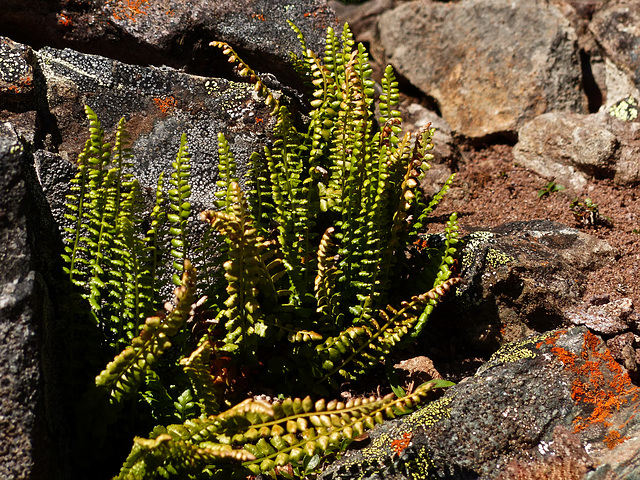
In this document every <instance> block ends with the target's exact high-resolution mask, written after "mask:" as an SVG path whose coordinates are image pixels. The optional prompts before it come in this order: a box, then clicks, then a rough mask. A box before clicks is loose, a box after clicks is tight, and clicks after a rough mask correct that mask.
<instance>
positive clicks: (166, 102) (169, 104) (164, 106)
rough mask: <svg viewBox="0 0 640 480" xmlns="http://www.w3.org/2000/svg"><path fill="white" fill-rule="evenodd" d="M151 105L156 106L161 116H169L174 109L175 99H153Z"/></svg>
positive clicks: (169, 97) (170, 96)
mask: <svg viewBox="0 0 640 480" xmlns="http://www.w3.org/2000/svg"><path fill="white" fill-rule="evenodd" d="M153 103H155V104H156V107H158V110H160V111H161V112H162V114H163V115H169V114H170V113H171V112H173V110H175V108H176V99H175V97H174V96H172V95H169V96H168V97H153Z"/></svg>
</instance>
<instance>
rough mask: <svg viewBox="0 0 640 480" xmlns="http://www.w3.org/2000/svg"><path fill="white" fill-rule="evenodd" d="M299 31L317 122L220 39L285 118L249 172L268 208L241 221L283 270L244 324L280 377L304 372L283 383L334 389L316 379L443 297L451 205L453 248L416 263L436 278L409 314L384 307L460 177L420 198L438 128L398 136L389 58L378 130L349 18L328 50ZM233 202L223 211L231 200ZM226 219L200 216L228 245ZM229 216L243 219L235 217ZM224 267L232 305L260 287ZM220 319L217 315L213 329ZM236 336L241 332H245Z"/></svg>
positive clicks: (413, 325)
mask: <svg viewBox="0 0 640 480" xmlns="http://www.w3.org/2000/svg"><path fill="white" fill-rule="evenodd" d="M294 29H295V30H296V32H297V33H298V36H299V37H300V39H301V45H302V47H303V52H302V56H301V57H295V58H294V61H295V64H296V67H297V69H298V71H300V72H302V73H303V75H305V77H306V79H307V80H309V83H310V84H311V85H312V86H313V91H312V100H311V101H310V105H311V111H310V112H309V113H308V116H309V122H308V123H307V124H305V125H303V126H302V128H300V127H298V126H296V123H295V122H294V121H293V119H292V114H291V112H290V110H289V108H288V107H287V106H286V105H285V104H283V103H282V102H280V101H279V100H278V99H277V97H276V96H275V95H273V94H272V93H271V92H269V90H268V89H267V88H266V87H265V86H264V84H262V83H261V82H260V80H259V79H258V78H257V77H256V76H255V74H254V73H253V72H252V71H251V70H250V69H248V67H246V64H245V63H244V62H242V60H241V59H240V58H239V57H238V55H237V54H236V53H235V52H234V50H233V49H232V48H231V47H230V46H229V45H227V44H225V43H221V42H213V43H212V45H214V46H217V47H220V48H221V49H222V50H223V52H224V53H225V54H226V55H227V56H228V57H229V61H230V62H232V63H235V64H237V65H238V67H239V73H240V74H241V75H244V76H246V77H248V78H249V80H250V81H252V82H254V83H255V84H256V89H257V90H258V92H259V93H260V94H261V95H263V96H265V97H266V98H267V101H268V102H269V104H270V106H271V107H272V110H273V114H274V115H276V118H277V122H276V126H275V129H274V135H275V141H274V142H273V144H272V145H270V146H267V147H265V150H264V153H263V156H261V157H254V158H253V165H252V171H251V176H252V178H251V181H250V182H249V184H250V185H251V186H253V190H252V191H250V192H248V193H247V194H246V195H248V196H249V197H252V196H253V197H256V200H254V201H253V202H250V204H252V205H260V206H261V209H262V210H261V211H257V212H256V211H255V210H252V211H251V212H250V213H249V219H248V220H247V214H246V213H243V217H242V218H243V225H244V228H245V229H246V232H247V234H249V233H250V232H260V235H261V237H259V238H260V239H259V240H258V239H257V238H256V243H254V245H253V246H254V248H260V249H261V254H260V255H264V256H268V257H269V258H274V259H276V264H277V265H278V266H280V265H281V266H282V267H284V269H282V268H279V267H276V266H274V267H273V270H271V271H267V270H266V269H264V270H262V271H261V272H260V275H261V278H263V279H267V280H268V282H267V283H268V285H262V287H263V288H264V290H263V289H258V291H260V292H263V297H261V298H258V297H257V296H250V297H248V298H250V299H251V302H250V303H247V304H246V305H247V306H248V308H249V309H250V310H251V311H252V312H253V313H252V317H251V318H252V322H251V325H248V324H247V330H246V334H247V335H252V336H253V337H255V339H256V341H257V343H256V345H257V348H258V350H256V349H253V350H252V354H254V353H258V352H259V351H262V355H264V356H266V357H267V358H269V361H270V362H271V368H270V369H269V370H270V371H271V372H272V373H273V372H278V371H282V372H286V375H288V376H290V377H293V378H295V379H296V380H295V381H293V382H292V381H291V380H290V379H285V380H284V381H285V384H286V383H288V384H292V383H293V384H296V383H297V384H300V383H304V382H305V380H304V379H305V378H307V379H308V378H309V376H308V375H305V374H304V373H305V372H308V371H309V370H310V371H311V372H312V373H313V375H312V378H313V381H312V382H309V381H307V383H314V384H315V387H314V388H316V390H317V391H323V392H327V391H328V390H327V389H326V387H322V386H321V385H319V383H320V384H321V383H323V382H325V381H326V382H328V384H329V385H331V386H334V387H335V385H337V382H338V378H339V377H343V378H348V379H354V378H357V377H359V376H361V375H362V374H364V373H366V372H367V371H368V370H369V369H371V368H372V367H374V366H375V365H377V364H379V363H380V361H381V360H382V359H383V358H384V356H385V355H387V354H388V353H389V352H390V351H391V350H392V348H393V346H394V345H396V344H397V343H399V342H400V341H401V340H402V339H403V337H404V336H405V335H407V334H414V335H415V334H416V332H419V331H420V330H421V328H422V326H423V325H424V323H425V321H426V319H427V318H428V315H429V314H430V313H431V310H432V309H433V307H434V305H435V303H436V301H437V299H438V298H439V296H440V295H441V294H442V293H444V292H445V291H446V290H447V289H448V288H449V287H450V286H452V285H453V284H455V283H456V282H457V281H458V279H452V280H449V278H450V276H451V271H450V268H449V266H450V265H451V264H452V263H453V255H454V253H455V244H456V243H457V241H458V239H457V222H456V216H455V214H454V215H452V216H451V218H450V220H449V223H448V225H447V229H446V232H445V246H444V248H443V249H442V250H440V251H438V252H436V253H435V255H434V258H430V259H429V261H430V263H435V265H436V268H435V269H433V268H431V269H429V268H424V269H423V271H422V272H413V274H414V275H418V276H421V277H429V275H431V278H430V279H427V281H430V283H431V287H430V288H431V290H430V292H428V293H427V294H424V295H420V294H421V293H422V292H420V291H414V292H413V294H414V297H413V299H412V300H411V301H410V302H409V303H408V304H406V305H403V306H402V308H401V309H400V310H395V309H394V308H392V307H391V306H387V303H388V301H389V300H395V301H397V300H396V299H397V298H399V297H400V295H399V294H400V292H398V291H397V279H398V278H399V276H398V275H397V274H398V272H401V271H403V269H404V268H405V267H404V265H403V258H404V252H405V251H406V248H407V246H408V245H409V244H411V243H412V242H413V241H415V240H416V239H417V235H418V232H419V230H420V229H422V228H424V227H425V224H426V222H427V221H428V215H429V214H430V213H431V211H432V210H433V208H434V207H435V206H436V205H437V203H438V202H439V200H440V199H441V198H442V196H443V195H444V194H445V193H446V191H447V190H448V189H449V187H450V185H451V182H452V181H453V176H452V177H451V178H450V179H449V180H448V181H447V182H446V183H445V185H444V186H443V188H442V190H441V191H440V192H438V193H437V194H436V195H435V196H434V197H433V198H430V199H429V198H424V197H423V195H422V192H421V191H420V189H419V188H418V186H419V181H420V179H421V178H422V176H423V175H424V172H425V171H426V170H427V169H428V168H429V166H428V164H427V163H426V162H427V160H429V159H430V158H431V157H430V155H429V153H428V151H429V150H430V149H431V148H433V144H432V142H431V138H432V136H433V130H432V129H430V128H428V127H427V128H424V129H422V130H421V131H420V132H418V133H417V135H416V138H415V140H414V141H412V139H411V135H410V134H405V135H402V136H400V135H401V128H400V124H401V121H400V118H399V117H400V114H399V112H398V111H397V110H396V106H397V104H398V100H399V93H398V88H397V82H396V80H395V77H394V75H393V70H392V69H391V68H390V67H389V68H387V69H386V70H385V74H384V78H383V82H382V83H383V94H382V96H381V98H380V112H381V114H382V116H381V118H380V122H382V127H381V128H379V127H378V123H377V121H376V118H375V115H374V105H375V97H374V89H373V84H374V82H373V80H371V78H370V75H371V68H370V66H369V64H368V57H367V53H366V51H365V50H364V48H363V47H362V45H355V42H354V41H353V38H352V35H351V32H350V30H349V28H348V26H346V25H345V28H344V30H343V32H342V35H341V37H340V38H339V39H338V38H337V37H336V35H335V34H334V32H333V30H332V29H329V30H328V32H327V39H326V50H325V55H324V58H323V59H322V60H321V59H319V58H318V57H317V56H316V55H315V54H314V53H313V52H311V51H310V50H307V49H305V43H304V39H303V38H302V36H301V34H300V31H299V30H298V29H297V28H295V27H294ZM220 140H221V146H222V145H226V144H225V140H224V138H221V139H220ZM231 160H232V157H231V156H230V155H229V154H227V155H226V156H225V164H224V165H225V166H224V168H221V170H220V177H221V179H222V181H223V183H224V182H227V183H226V185H228V182H229V181H232V180H233V181H235V180H237V179H235V178H234V179H231V176H230V173H229V172H234V171H235V169H234V168H233V167H232V166H230V164H229V162H230V161H231ZM220 195H221V196H222V197H224V198H227V200H228V201H230V202H231V203H232V204H236V205H237V200H235V199H237V198H239V197H244V195H245V194H241V193H239V192H238V193H234V194H233V195H229V191H228V187H227V190H223V191H221V192H220ZM225 208H226V209H227V211H228V209H229V206H228V205H226V206H225ZM264 211H268V212H269V214H268V215H265V213H264ZM220 215H221V214H220V213H219V212H214V211H208V212H205V213H204V214H203V215H202V218H203V219H205V220H207V221H209V222H211V224H212V225H213V226H214V227H215V228H216V229H217V230H218V231H220V233H222V234H223V236H225V235H227V241H228V242H229V241H234V240H233V239H232V238H230V237H228V233H229V231H228V229H227V230H225V229H222V228H221V227H220V224H221V221H222V220H221V218H220ZM228 221H229V222H231V223H232V224H233V225H235V226H238V225H239V222H238V220H237V219H228ZM265 238H268V239H269V241H266V240H265ZM258 244H259V245H258ZM225 269H226V271H227V277H228V278H233V283H230V284H229V286H228V287H227V290H228V292H229V294H230V299H229V300H228V302H231V303H235V302H236V300H237V299H238V298H244V297H241V296H242V292H249V291H252V289H254V288H255V282H254V281H253V280H251V279H250V278H249V277H246V276H245V277H241V276H239V275H237V274H234V273H231V271H232V270H233V271H235V272H240V271H245V273H246V272H247V271H248V270H247V269H246V268H245V267H244V266H243V264H242V262H241V261H239V260H238V259H235V258H232V257H228V260H227V263H225ZM276 272H277V278H276V277H274V273H276ZM245 279H246V283H244V284H243V280H245ZM423 280H424V278H423ZM394 282H395V283H396V285H394ZM394 286H395V287H396V290H395V291H394ZM405 290H407V289H406V288H405ZM274 292H276V293H277V299H278V302H274V296H273V293H274ZM402 294H406V292H402ZM239 296H240V297H239ZM225 305H226V306H227V308H225ZM225 305H217V308H221V309H222V310H223V311H225V310H226V311H227V312H228V313H227V315H230V312H231V308H228V307H229V306H228V305H227V304H225ZM234 308H235V307H234ZM221 315H222V314H221ZM220 326H221V323H220V322H218V323H217V324H216V325H215V326H214V327H213V329H214V331H215V329H216V328H219V327H220ZM237 326H238V327H240V325H239V324H238V325H237ZM240 328H241V327H240ZM222 330H225V329H224V328H223V329H222ZM258 332H259V333H258ZM235 335H236V336H235V337H233V338H238V335H242V333H241V332H240V331H239V330H237V331H236V334H235ZM284 335H286V336H287V337H288V338H289V339H290V340H292V342H293V343H292V344H290V345H289V346H288V347H286V344H285V345H283V344H281V343H280V342H279V341H278V339H279V338H281V337H283V336H284ZM258 339H260V340H258ZM230 340H231V338H230V337H226V340H225V343H224V345H222V346H221V348H222V349H224V350H226V351H230V352H232V351H233V350H234V349H235V348H236V347H235V346H234V345H233V344H232V343H231V342H230ZM273 346H275V349H273ZM283 347H285V349H284V350H283ZM260 348H261V349H262V350H260ZM291 358H293V359H299V358H304V359H305V366H304V368H303V371H301V372H300V373H296V370H297V368H296V366H295V365H292V362H291V361H290V359H291ZM292 388H294V389H295V388H297V387H295V386H294V387H292Z"/></svg>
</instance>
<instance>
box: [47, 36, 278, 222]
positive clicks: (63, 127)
mask: <svg viewBox="0 0 640 480" xmlns="http://www.w3.org/2000/svg"><path fill="white" fill-rule="evenodd" d="M36 57H37V61H38V66H39V68H40V69H41V71H42V75H43V82H44V83H45V86H44V87H45V88H46V92H47V102H48V108H49V116H48V118H46V123H45V124H44V131H43V132H42V133H41V135H42V136H44V137H45V138H46V139H47V140H46V143H48V144H50V145H51V147H50V150H53V149H54V148H55V150H56V151H57V155H55V156H54V155H52V154H51V152H46V151H42V152H36V158H37V160H38V162H39V163H38V165H37V168H38V173H39V177H40V180H41V182H42V184H43V185H45V186H46V188H47V189H46V193H47V194H49V193H50V192H53V191H54V190H59V191H62V189H60V188H57V187H56V186H55V185H56V184H57V183H63V184H64V185H66V184H67V182H68V180H69V175H70V174H71V175H72V174H73V171H72V170H71V171H70V170H69V167H68V165H69V163H68V162H75V160H76V158H77V155H78V154H79V153H80V151H81V150H82V148H83V147H84V142H85V141H86V139H87V138H88V129H87V122H86V118H85V115H84V112H83V105H84V104H85V103H86V104H88V105H89V106H91V108H92V109H93V110H94V111H95V112H96V114H97V115H98V117H99V119H100V120H101V123H102V127H103V128H104V130H105V132H107V134H108V135H113V132H114V130H115V126H116V124H117V122H118V121H119V119H120V118H121V117H122V116H124V117H125V118H126V120H127V128H128V131H129V133H130V135H131V139H132V142H133V144H132V151H133V154H134V161H135V166H134V170H135V173H136V176H137V177H138V179H139V180H140V182H141V184H142V185H143V186H144V187H146V188H148V189H152V190H153V191H155V186H156V182H157V179H158V176H159V174H160V172H161V171H169V170H170V168H171V163H172V162H173V161H174V160H175V156H176V153H177V152H178V147H179V144H180V135H181V134H182V133H183V132H186V134H187V137H188V146H189V151H190V153H191V157H192V161H191V163H192V175H191V178H192V203H193V205H194V209H203V208H210V207H211V206H212V205H213V203H214V201H215V197H214V195H213V192H214V191H215V190H216V186H215V182H216V179H217V176H218V175H217V148H218V147H217V135H218V133H219V132H224V133H225V135H226V137H227V139H228V140H229V142H230V145H231V149H232V151H233V152H234V154H235V156H236V160H237V162H238V164H239V168H240V170H241V171H240V173H241V174H242V173H243V172H244V171H245V169H246V161H247V160H248V158H249V156H250V155H251V153H252V152H254V151H260V150H261V149H262V146H263V145H264V142H265V140H266V138H267V137H266V134H267V132H268V130H269V129H270V128H271V127H272V125H273V123H274V119H273V118H272V117H271V116H270V114H269V109H268V108H267V107H266V106H265V105H264V103H263V102H262V100H261V99H259V98H258V97H257V95H256V93H255V92H254V91H253V88H252V86H251V85H248V84H245V83H236V82H231V81H228V80H224V79H218V78H204V77H199V76H195V75H188V74H185V73H182V72H179V71H177V70H174V69H172V68H169V67H164V68H156V67H140V66H134V65H127V64H124V63H121V62H118V61H116V60H111V59H107V58H104V57H99V56H95V55H86V54H82V53H79V52H75V51H73V50H69V49H65V50H57V49H53V48H48V47H45V48H43V49H41V50H40V51H38V52H37V55H36ZM65 165H67V166H65ZM63 198H64V197H63ZM50 201H51V202H52V204H53V205H54V207H56V208H57V207H59V206H61V205H62V204H63V203H64V202H63V201H61V199H60V198H57V199H55V198H51V199H50ZM194 211H197V210H194ZM56 212H57V210H56ZM57 217H58V218H61V217H60V216H59V215H58V216H57Z"/></svg>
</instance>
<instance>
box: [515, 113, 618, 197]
mask: <svg viewBox="0 0 640 480" xmlns="http://www.w3.org/2000/svg"><path fill="white" fill-rule="evenodd" d="M618 145H619V142H618V139H617V138H616V136H615V135H614V134H613V133H611V132H610V131H609V130H608V129H607V128H606V119H605V118H604V115H580V114H575V113H569V112H551V113H546V114H544V115H540V116H538V117H536V118H534V119H533V120H531V121H530V122H527V123H526V124H525V125H524V126H523V127H522V128H521V129H520V131H519V134H518V143H517V144H516V146H515V148H514V149H513V156H514V159H515V161H516V162H517V163H518V164H519V165H521V166H523V167H526V168H528V169H530V170H533V171H534V172H536V173H538V174H540V175H541V176H543V177H546V178H549V179H555V181H556V182H557V183H558V184H560V185H563V186H565V187H567V188H570V189H572V190H574V191H576V192H580V191H582V190H583V189H584V187H585V186H586V184H587V181H588V179H589V178H590V177H596V178H598V177H600V178H602V177H612V176H613V172H614V167H615V158H614V155H615V154H616V150H617V148H618Z"/></svg>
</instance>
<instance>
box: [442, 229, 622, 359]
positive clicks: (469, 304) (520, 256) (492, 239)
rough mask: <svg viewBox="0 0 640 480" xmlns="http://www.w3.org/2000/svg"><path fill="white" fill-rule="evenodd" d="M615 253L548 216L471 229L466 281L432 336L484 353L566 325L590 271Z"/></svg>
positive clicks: (463, 261) (463, 263)
mask: <svg viewBox="0 0 640 480" xmlns="http://www.w3.org/2000/svg"><path fill="white" fill-rule="evenodd" d="M614 254H615V252H614V251H613V249H612V248H611V246H609V245H608V244H607V243H606V242H603V241H601V240H598V239H596V238H594V237H592V236H590V235H587V234H585V233H583V232H580V231H579V230H576V229H574V228H569V227H566V226H565V225H562V224H558V223H554V222H551V221H544V220H539V221H531V222H511V223H507V224H505V225H502V226H500V227H496V228H494V229H491V230H487V231H482V230H479V231H476V232H473V233H471V234H470V235H468V236H467V237H465V247H464V249H463V251H462V254H461V259H460V269H461V276H462V277H463V278H464V279H465V280H466V285H463V286H460V287H458V289H457V292H456V296H455V297H452V298H451V300H450V301H448V302H445V304H444V305H443V308H442V309H441V311H440V312H439V313H438V315H437V318H443V321H442V323H441V322H437V324H436V325H434V326H433V331H434V332H436V333H434V335H438V336H439V335H442V338H441V340H440V341H441V342H446V340H445V337H447V336H448V337H449V338H456V343H457V344H458V345H460V346H461V348H463V349H464V348H468V349H470V350H471V351H475V352H476V353H477V354H485V355H486V354H487V353H489V354H490V353H492V352H493V351H495V350H496V349H497V348H498V346H499V345H501V344H504V343H506V342H511V341H516V340H520V339H522V338H524V337H526V336H528V335H531V334H532V333H535V332H543V331H546V330H550V329H553V328H557V327H559V326H562V325H569V324H571V322H570V320H569V318H568V314H567V309H568V308H570V307H573V306H576V305H582V304H583V299H582V294H583V291H584V279H585V278H586V274H587V273H588V272H590V271H593V270H597V269H598V268H599V267H601V266H602V265H603V264H605V263H606V262H608V261H610V260H611V259H612V258H613V255H614ZM451 319H455V320H454V321H451ZM434 321H436V320H435V318H434ZM440 329H441V330H440ZM430 330H431V329H430Z"/></svg>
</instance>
